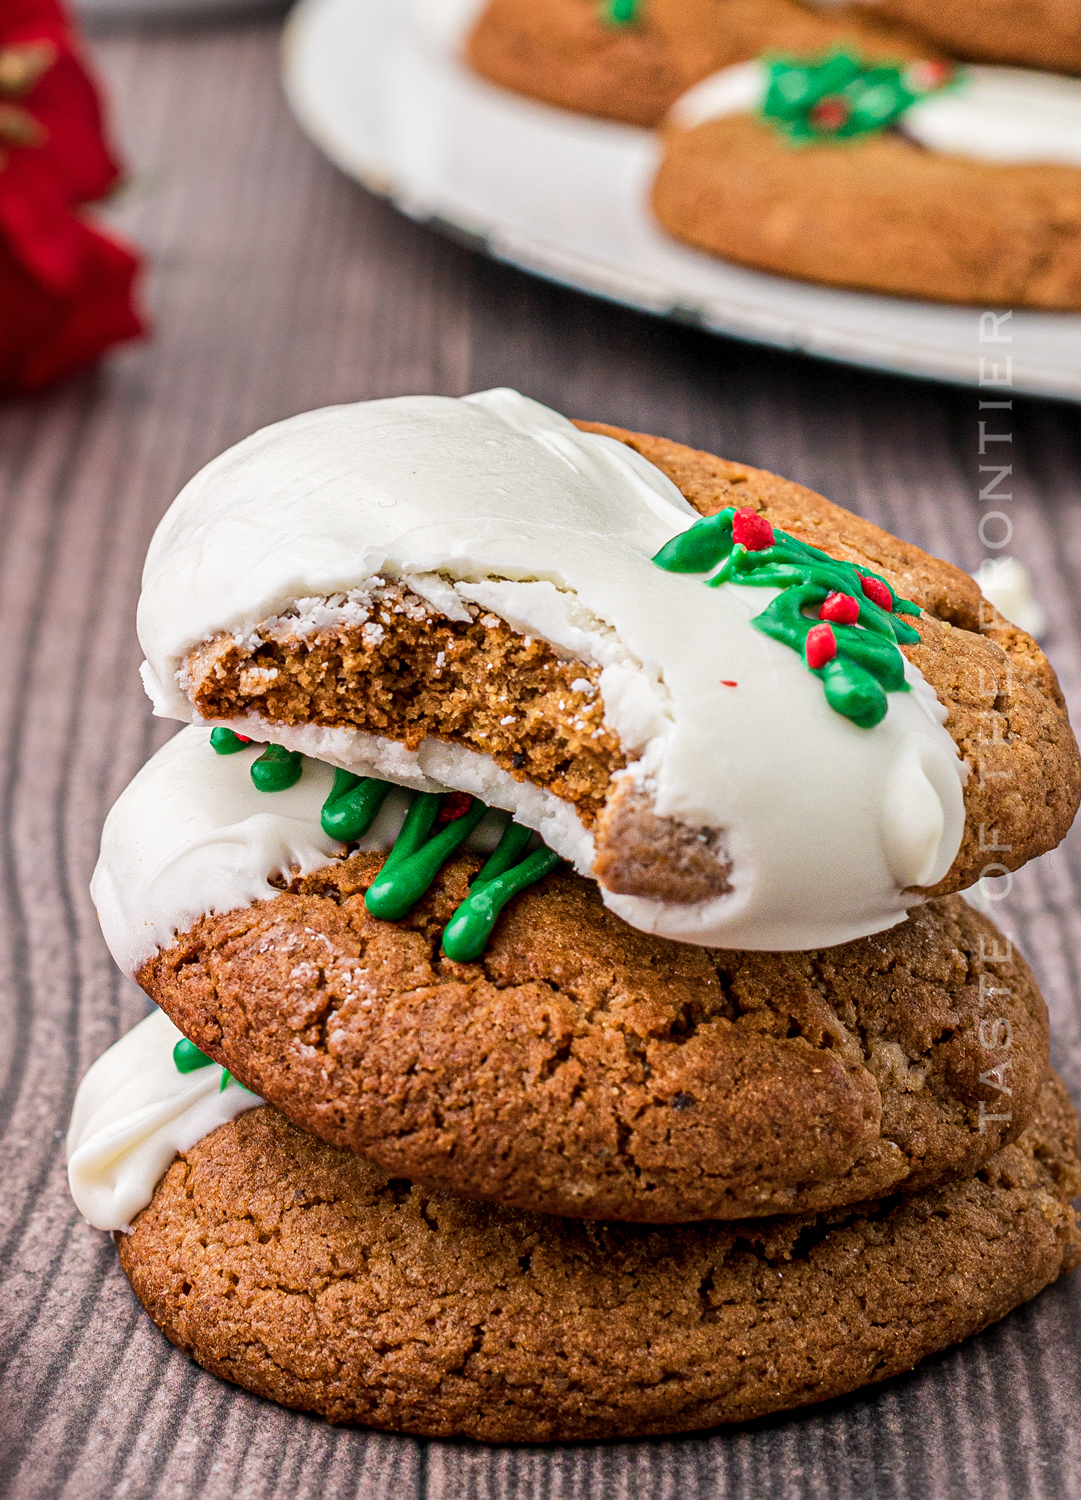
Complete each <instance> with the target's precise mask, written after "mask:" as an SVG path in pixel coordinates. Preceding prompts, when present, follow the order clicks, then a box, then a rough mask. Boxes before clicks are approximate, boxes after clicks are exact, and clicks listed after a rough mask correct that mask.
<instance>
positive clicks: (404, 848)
mask: <svg viewBox="0 0 1081 1500" xmlns="http://www.w3.org/2000/svg"><path fill="white" fill-rule="evenodd" d="M210 743H211V745H212V746H213V748H214V750H215V751H216V752H217V753H218V754H219V755H233V754H235V753H236V751H237V750H242V749H244V747H245V744H246V743H247V742H246V741H244V740H243V739H241V737H240V736H239V735H237V734H235V733H234V732H233V731H232V730H231V729H225V728H218V729H215V730H214V731H213V732H212V734H211V736H210ZM303 770H304V757H303V756H302V755H301V754H300V752H299V751H296V750H285V749H283V748H282V747H281V746H280V745H267V746H266V748H265V749H264V750H263V752H262V754H261V755H260V756H259V758H258V759H257V760H255V761H253V762H252V767H251V778H252V781H253V782H254V784H255V785H256V786H257V787H258V789H259V790H260V791H261V792H278V791H284V790H285V788H286V787H290V786H293V785H294V784H295V783H296V782H297V781H299V780H300V777H301V775H302V774H303ZM392 790H393V783H391V782H389V781H381V780H379V779H378V778H377V777H374V776H355V775H354V774H353V772H352V771H343V770H341V769H340V768H339V769H336V770H335V772H334V785H333V787H332V788H331V791H330V795H329V796H328V797H327V799H326V801H325V802H324V803H323V807H322V810H321V812H320V816H319V822H320V825H321V827H322V829H323V832H324V833H326V834H327V835H328V836H329V837H330V838H333V839H339V840H340V841H341V842H342V843H343V844H349V843H354V842H355V841H356V840H357V839H360V838H363V837H364V835H365V834H366V833H367V832H368V829H369V828H370V827H371V826H372V823H373V822H374V821H375V818H376V814H377V813H378V812H379V809H380V808H381V807H382V805H383V803H384V802H385V801H386V798H387V795H388V793H389V792H391V791H392ZM449 796H451V797H458V796H459V794H457V793H451V794H449ZM447 797H448V794H446V793H441V792H414V793H413V795H412V798H411V800H410V803H409V809H408V811H407V812H406V815H405V822H404V823H403V824H402V827H401V829H400V831H399V833H398V837H397V838H396V839H395V841H394V847H393V848H392V849H391V851H390V853H389V854H388V855H387V858H386V859H385V860H384V862H383V867H382V869H381V870H380V871H379V873H378V875H377V876H376V878H375V882H374V884H373V885H372V886H371V888H370V889H369V890H368V892H367V894H366V895H365V898H364V904H365V906H366V907H367V909H368V911H370V912H371V914H372V916H373V917H379V918H380V919H381V920H382V921H384V922H397V921H400V920H401V918H402V917H404V916H405V915H406V914H407V913H408V912H409V911H410V910H411V909H412V908H413V907H414V906H415V905H416V904H417V902H418V901H419V900H420V899H421V898H422V897H423V896H424V894H425V893H426V892H427V891H428V890H429V889H430V888H431V885H432V882H433V881H434V880H435V878H436V876H437V875H438V874H439V871H440V869H441V868H442V867H443V865H444V864H445V863H446V862H447V860H448V859H449V858H450V857H451V855H452V854H453V853H454V851H455V850H456V849H458V848H460V847H461V845H462V844H464V843H465V841H466V839H467V838H468V837H469V835H470V834H471V833H472V832H473V830H474V829H475V828H476V827H477V826H478V825H479V824H480V822H481V820H482V819H483V818H484V815H485V813H486V812H487V811H488V809H487V807H486V806H485V805H484V803H483V802H480V801H478V800H477V799H476V798H475V797H473V798H469V799H468V804H469V805H468V807H467V809H466V811H465V812H463V813H461V814H460V815H459V816H456V817H452V818H451V819H450V821H449V822H446V824H445V826H444V827H442V828H440V829H439V830H438V831H437V832H435V833H433V832H432V830H433V828H434V827H435V824H436V821H437V819H438V818H439V816H440V813H442V814H443V817H444V819H445V818H446V816H447V812H446V808H447ZM532 836H533V833H532V829H529V828H522V827H521V826H520V825H519V824H517V823H508V824H507V826H506V828H505V829H504V831H503V835H502V837H501V838H500V841H499V844H498V847H497V848H496V849H495V851H494V853H493V854H492V856H491V858H490V859H489V860H488V862H487V864H485V866H484V868H483V869H482V870H481V872H480V874H479V875H478V876H477V877H476V879H475V880H473V882H472V884H471V889H470V893H469V895H468V897H467V898H466V899H465V901H463V902H462V904H461V905H460V906H459V907H458V909H457V911H456V912H455V913H454V916H453V917H452V918H451V921H450V922H449V924H448V926H447V929H446V931H445V932H444V934H443V951H444V952H445V953H446V955H447V957H448V958H451V959H454V960H455V962H457V963H469V962H472V960H473V959H475V958H479V957H480V955H481V954H482V953H483V952H484V949H485V948H486V946H487V944H488V939H489V937H490V936H491V933H492V928H493V927H494V926H495V923H496V920H497V918H498V916H499V913H500V912H501V911H502V910H503V908H504V907H505V906H506V904H507V902H508V901H510V900H511V899H512V898H513V897H514V896H516V895H517V894H518V892H519V891H523V890H525V889H526V887H527V886H530V885H533V884H535V883H536V882H537V881H538V880H541V879H543V877H544V876H545V875H547V874H548V872H549V871H550V870H554V869H555V868H556V866H557V865H558V864H559V863H560V859H559V856H558V855H557V854H553V853H552V851H551V850H550V849H537V850H535V851H534V852H533V853H532V854H527V853H526V850H527V847H528V845H529V841H530V839H531V838H532ZM184 1048H190V1049H191V1050H190V1053H189V1052H188V1051H185V1050H184ZM200 1059H201V1061H200ZM174 1060H175V1061H176V1065H177V1068H178V1069H179V1070H180V1071H181V1072H182V1073H188V1072H191V1071H192V1070H193V1069H195V1068H203V1067H206V1066H208V1065H209V1063H210V1062H211V1059H210V1058H209V1057H207V1056H206V1055H205V1054H204V1053H202V1052H200V1051H199V1049H198V1048H197V1047H195V1045H194V1043H190V1042H185V1043H184V1044H183V1046H182V1044H181V1043H179V1042H178V1043H177V1048H176V1050H175V1051H174ZM226 1081H227V1080H226ZM222 1087H223V1088H224V1087H225V1083H224V1082H223V1084H222Z"/></svg>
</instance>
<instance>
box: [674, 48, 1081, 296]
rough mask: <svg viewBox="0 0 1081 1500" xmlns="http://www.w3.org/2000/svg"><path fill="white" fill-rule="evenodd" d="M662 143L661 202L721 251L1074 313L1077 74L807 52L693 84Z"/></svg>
mask: <svg viewBox="0 0 1081 1500" xmlns="http://www.w3.org/2000/svg"><path fill="white" fill-rule="evenodd" d="M1078 35H1079V37H1081V31H1079V33H1078ZM664 148H665V154H664V159H663V162H662V164H661V167H660V170H659V172H658V174H657V177H656V180H655V182H654V186H653V193H652V204H653V210H654V212H655V214H656V216H657V218H658V219H659V220H660V222H661V224H662V225H663V226H664V228H665V229H667V230H668V232H669V233H670V234H672V235H674V236H675V237H676V238H677V239H681V240H685V241H687V242H688V243H689V244H692V245H695V246H696V247H698V248H699V249H702V250H707V251H709V252H711V253H712V254H714V255H719V256H723V257H724V258H726V259H728V260H734V261H738V262H740V263H741V264H743V265H749V266H755V267H757V268H759V269H761V270H766V271H774V272H778V273H780V274H782V275H785V276H794V277H798V278H800V279H802V280H807V281H815V282H821V283H824V284H826V285H831V286H841V287H851V288H854V289H856V290H861V291H874V292H886V293H890V294H893V295H898V296H905V297H918V298H924V299H930V300H933V301H939V302H956V303H970V304H976V305H978V306H980V307H1006V308H1009V307H1034V308H1045V309H1049V310H1060V311H1070V310H1076V309H1078V308H1081V82H1078V81H1077V80H1074V79H1067V78H1049V77H1046V76H1043V75H1037V74H1034V73H1022V72H1011V71H1010V70H1006V69H1001V68H981V67H973V68H964V69H961V70H959V71H958V72H956V73H951V72H949V71H944V70H942V69H941V68H936V67H934V66H928V65H926V64H920V65H916V66H915V67H913V66H912V65H909V66H908V67H905V66H903V65H901V66H897V67H894V68H883V67H882V66H881V65H880V63H879V61H878V60H877V59H875V58H874V57H871V56H870V55H869V54H858V55H857V54H855V53H853V54H851V55H845V54H843V53H837V54H832V55H825V54H817V55H814V56H810V55H805V54H798V55H792V56H786V57H784V58H781V59H776V58H775V59H768V60H764V61H763V62H761V63H758V62H750V63H745V64H741V65H740V66H739V67H736V68H730V69H726V70H724V71H722V72H720V73H718V74H716V75H714V76H713V77H712V78H709V79H707V80H705V82H703V83H701V84H699V85H698V86H697V87H696V88H694V89H692V90H691V91H690V92H689V93H688V94H687V95H685V96H684V98H683V99H681V100H680V101H679V103H678V104H677V105H676V106H675V107H674V109H673V110H672V112H671V115H670V116H669V121H668V124H667V126H666V128H665V132H664Z"/></svg>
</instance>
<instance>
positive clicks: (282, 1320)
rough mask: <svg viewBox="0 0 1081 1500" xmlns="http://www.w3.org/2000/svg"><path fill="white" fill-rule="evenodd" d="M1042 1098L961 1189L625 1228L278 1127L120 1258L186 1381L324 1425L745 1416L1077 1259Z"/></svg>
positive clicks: (1063, 1143) (886, 1360)
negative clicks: (763, 1215)
mask: <svg viewBox="0 0 1081 1500" xmlns="http://www.w3.org/2000/svg"><path fill="white" fill-rule="evenodd" d="M1079 1187H1081V1176H1079V1173H1078V1158H1077V1120H1076V1117H1075V1115H1074V1113H1073V1110H1072V1109H1071V1107H1070V1104H1069V1101H1068V1100H1067V1098H1066V1096H1065V1092H1064V1091H1063V1089H1062V1087H1061V1085H1060V1084H1059V1083H1058V1082H1057V1080H1051V1081H1049V1082H1048V1083H1047V1084H1046V1086H1045V1088H1044V1090H1043V1092H1042V1095H1041V1107H1040V1110H1039V1113H1038V1115H1037V1117H1036V1119H1035V1120H1034V1121H1033V1123H1032V1124H1031V1125H1030V1126H1029V1127H1028V1129H1027V1130H1026V1131H1025V1132H1024V1134H1023V1135H1022V1136H1021V1137H1020V1138H1019V1140H1018V1141H1016V1142H1015V1143H1014V1144H1012V1145H1009V1146H1006V1147H1004V1148H1003V1149H1002V1150H1001V1151H999V1152H998V1153H996V1155H995V1156H993V1157H992V1158H991V1159H990V1160H989V1161H988V1162H987V1163H986V1164H985V1166H984V1167H983V1169H982V1170H981V1171H980V1173H979V1174H978V1175H977V1176H976V1177H972V1178H969V1179H967V1180H965V1181H963V1182H959V1183H953V1184H951V1185H949V1186H940V1187H933V1188H927V1189H925V1190H924V1191H922V1192H920V1193H916V1194H909V1195H905V1196H902V1197H899V1198H892V1199H885V1200H882V1201H879V1202H877V1203H875V1204H871V1205H865V1206H863V1207H862V1208H859V1209H856V1210H848V1211H845V1210H839V1211H836V1212H834V1213H830V1214H822V1215H806V1216H802V1217H794V1218H785V1219H767V1220H755V1221H753V1222H751V1223H738V1224H731V1225H721V1224H703V1225H686V1226H681V1227H679V1228H666V1229H658V1228H645V1227H641V1226H635V1225H626V1224H611V1223H584V1222H581V1221H576V1220H569V1219H551V1218H544V1217H541V1216H539V1215H536V1214H523V1213H518V1212H515V1211H514V1210H511V1209H504V1208H493V1207H490V1206H484V1205H478V1204H472V1203H468V1202H464V1201H462V1200H460V1199H455V1198H450V1197H445V1196H441V1195H433V1194H431V1193H430V1192H428V1191H426V1190H424V1189H421V1188H418V1187H411V1185H410V1184H409V1183H408V1182H407V1181H405V1180H404V1179H401V1178H388V1177H387V1176H386V1175H385V1174H384V1173H383V1172H381V1171H379V1170H378V1169H377V1168H376V1167H374V1166H371V1165H369V1164H368V1163H366V1162H364V1161H362V1160H361V1159H360V1158H358V1157H356V1156H352V1155H350V1154H349V1153H346V1152H339V1151H336V1150H334V1148H333V1147H331V1146H327V1145H325V1144H324V1143H322V1142H320V1141H317V1140H315V1139H313V1138H312V1137H311V1136H308V1135H305V1134H304V1133H303V1132H302V1131H299V1130H297V1129H296V1128H295V1127H294V1126H292V1125H290V1124H289V1123H288V1122H287V1121H286V1120H285V1119H284V1118H283V1117H282V1116H281V1115H279V1114H277V1113H276V1112H275V1111H274V1110H272V1109H253V1110H250V1111H248V1112H247V1113H244V1114H242V1115H240V1116H239V1117H238V1118H236V1119H234V1120H232V1121H231V1123H228V1124H225V1125H222V1126H221V1127H219V1128H218V1129H217V1130H215V1131H214V1132H213V1133H212V1134H210V1135H208V1136H206V1137H205V1138H204V1139H203V1140H201V1141H199V1143H198V1144H196V1145H194V1146H192V1147H190V1148H189V1149H187V1150H186V1151H185V1152H184V1153H183V1155H182V1156H181V1157H180V1158H179V1159H178V1160H177V1161H175V1162H174V1163H173V1165H172V1166H171V1167H170V1168H169V1170H168V1172H167V1173H166V1174H165V1176H164V1179H163V1180H162V1181H161V1183H160V1185H159V1186H158V1188H157V1190H156V1192H155V1194H154V1197H153V1201H152V1202H151V1203H150V1205H149V1207H147V1208H146V1209H144V1210H143V1212H142V1213H140V1214H139V1215H138V1217H137V1218H136V1220H135V1223H134V1226H133V1229H132V1232H131V1233H130V1234H128V1235H117V1243H118V1249H119V1253H120V1261H121V1265H122V1266H123V1268H124V1271H125V1273H126V1275H127V1276H128V1279H129V1280H130V1282H131V1284H132V1287H133V1288H134V1290H135V1293H136V1295H137V1296H138V1298H139V1300H140V1301H141V1302H142V1303H143V1305H144V1307H145V1308H146V1309H147V1311H148V1312H149V1313H150V1315H151V1317H152V1318H153V1319H154V1321H155V1322H156V1323H157V1324H158V1326H159V1327H160V1328H161V1329H162V1330H163V1331H164V1332H165V1333H166V1334H167V1336H168V1337H169V1338H170V1339H171V1340H172V1341H173V1343H175V1344H176V1345H177V1346H178V1347H179V1348H180V1349H182V1350H184V1352H185V1353H187V1354H189V1355H191V1356H192V1357H193V1358H194V1359H196V1360H198V1362H199V1363H200V1364H202V1365H203V1366H204V1367H205V1368H206V1369H208V1370H210V1371H212V1372H213V1373H214V1374H216V1375H219V1376H221V1377H223V1378H224V1379H226V1380H231V1381H235V1382H236V1383H237V1384H239V1385H242V1386H244V1387H245V1388H246V1389H247V1390H250V1391H254V1392H255V1393H257V1394H258V1395H261V1396H266V1397H268V1398H270V1399H271V1400H274V1401H279V1402H281V1403H282V1404H284V1405H286V1406H292V1407H296V1408H300V1409H301V1410H306V1411H315V1412H320V1413H322V1414H323V1415H324V1416H326V1417H328V1418H329V1419H330V1420H331V1421H333V1422H352V1421H356V1422H363V1423H365V1424H367V1425H368V1426H371V1427H377V1428H383V1429H387V1430H390V1431H395V1432H408V1433H417V1434H421V1435H424V1436H428V1437H437V1438H447V1437H455V1436H468V1437H472V1438H479V1439H481V1440H483V1441H488V1442H552V1441H569V1440H576V1439H590V1438H605V1437H625V1438H626V1437H641V1436H646V1435H652V1434H660V1433H667V1432H686V1431H693V1430H695V1429H702V1428H708V1427H713V1426H716V1425H718V1424H721V1423H727V1422H739V1421H746V1420H748V1419H750V1418H754V1417H759V1416H763V1415H765V1414H766V1413H769V1412H777V1411H783V1410H786V1409H789V1408H792V1407H797V1406H801V1405H805V1404H807V1403H809V1402H814V1401H820V1400H824V1399H826V1398H828V1397H832V1396H838V1395H841V1394H844V1393H846V1392H849V1391H854V1390H857V1389H859V1388H860V1387H861V1386H864V1385H867V1384H869V1383H871V1382H876V1381H880V1380H883V1379H887V1378H888V1377H890V1376H891V1375H895V1374H898V1373H900V1372H902V1371H905V1370H909V1369H911V1368H912V1366H913V1365H915V1364H917V1363H918V1362H919V1360H921V1359H923V1358H925V1357H926V1356H927V1355H928V1354H931V1353H933V1352H934V1351H936V1350H939V1349H943V1348H945V1347H947V1346H948V1345H950V1344H953V1343H956V1342H957V1341H959V1340H961V1339H964V1338H967V1337H969V1336H970V1335H972V1334H974V1333H977V1332H978V1331H979V1330H980V1329H982V1328H985V1327H986V1326H987V1325H988V1324H990V1323H993V1322H994V1321H995V1320H996V1319H998V1318H1001V1317H1003V1316H1004V1315H1005V1314H1006V1313H1007V1312H1009V1311H1010V1309H1011V1308H1013V1307H1016V1306H1017V1305H1018V1304H1019V1303H1021V1302H1024V1301H1025V1300H1026V1299H1028V1298H1030V1297H1033V1296H1035V1295H1036V1294H1037V1293H1038V1292H1039V1291H1040V1290H1041V1288H1043V1287H1044V1286H1046V1285H1047V1284H1048V1283H1049V1282H1051V1281H1053V1280H1055V1278H1056V1277H1057V1276H1059V1275H1060V1274H1062V1273H1063V1272H1064V1271H1067V1270H1070V1269H1071V1268H1072V1267H1074V1266H1075V1265H1076V1264H1077V1263H1078V1260H1079V1259H1081V1238H1079V1235H1078V1230H1077V1226H1076V1220H1075V1215H1074V1212H1073V1210H1072V1208H1071V1207H1070V1204H1069V1199H1070V1197H1071V1196H1072V1195H1073V1194H1075V1193H1076V1192H1077V1191H1078V1189H1079Z"/></svg>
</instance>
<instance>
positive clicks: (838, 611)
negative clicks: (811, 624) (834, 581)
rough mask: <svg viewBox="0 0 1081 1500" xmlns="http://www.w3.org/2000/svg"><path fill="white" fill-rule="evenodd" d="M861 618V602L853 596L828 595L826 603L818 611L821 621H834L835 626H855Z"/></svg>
mask: <svg viewBox="0 0 1081 1500" xmlns="http://www.w3.org/2000/svg"><path fill="white" fill-rule="evenodd" d="M859 617H860V601H859V600H858V599H854V598H853V597H852V595H851V594H838V593H836V592H834V593H832V594H828V595H827V596H826V602H825V603H824V604H823V606H822V608H821V609H820V610H819V611H818V618H819V619H820V620H832V622H833V623H834V625H855V623H856V621H857V620H858V619H859Z"/></svg>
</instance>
